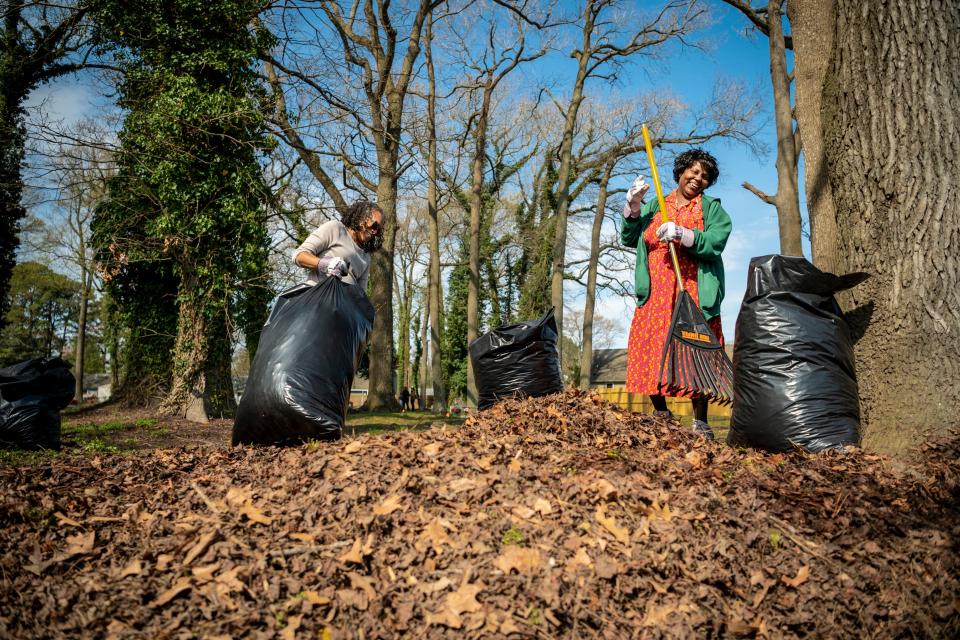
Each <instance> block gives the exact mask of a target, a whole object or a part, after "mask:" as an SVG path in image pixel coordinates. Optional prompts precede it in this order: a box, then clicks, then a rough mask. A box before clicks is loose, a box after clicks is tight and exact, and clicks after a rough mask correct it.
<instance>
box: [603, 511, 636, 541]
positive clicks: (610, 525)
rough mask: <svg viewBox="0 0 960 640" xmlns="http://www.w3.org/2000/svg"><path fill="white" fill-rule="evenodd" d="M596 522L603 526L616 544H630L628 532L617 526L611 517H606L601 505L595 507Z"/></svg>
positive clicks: (614, 519)
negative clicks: (614, 539)
mask: <svg viewBox="0 0 960 640" xmlns="http://www.w3.org/2000/svg"><path fill="white" fill-rule="evenodd" d="M595 517H596V519H597V522H599V523H600V525H601V526H603V528H604V529H606V530H607V531H609V532H610V533H611V534H612V535H613V537H614V538H616V540H617V542H619V543H620V544H624V545H629V544H630V531H629V530H628V529H627V528H626V527H621V526H619V525H618V524H617V520H616V518H614V517H613V516H610V517H607V514H606V513H605V510H604V507H603V505H602V504H601V505H597V512H596V514H595Z"/></svg>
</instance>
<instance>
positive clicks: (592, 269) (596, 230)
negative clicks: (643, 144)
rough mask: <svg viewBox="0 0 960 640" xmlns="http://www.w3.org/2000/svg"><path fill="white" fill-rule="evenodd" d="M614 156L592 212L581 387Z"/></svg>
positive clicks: (589, 355) (589, 360)
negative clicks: (601, 233) (594, 209)
mask: <svg viewBox="0 0 960 640" xmlns="http://www.w3.org/2000/svg"><path fill="white" fill-rule="evenodd" d="M616 164H617V160H616V158H611V159H610V160H609V161H607V166H606V167H604V170H603V174H602V176H601V178H600V193H599V195H598V196H597V209H596V211H594V213H593V227H592V229H591V231H590V264H589V265H588V266H587V293H586V299H585V300H584V303H583V340H582V343H581V347H580V380H579V386H580V388H581V389H584V390H586V389H589V388H590V372H591V371H592V368H593V311H594V307H595V306H596V297H597V265H598V263H599V260H600V230H601V229H602V228H603V219H604V213H605V212H606V209H607V185H608V184H609V183H610V175H611V174H612V173H613V168H614V167H615V166H616Z"/></svg>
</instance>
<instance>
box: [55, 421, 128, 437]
mask: <svg viewBox="0 0 960 640" xmlns="http://www.w3.org/2000/svg"><path fill="white" fill-rule="evenodd" d="M128 426H129V424H127V423H125V422H122V421H120V420H111V421H110V422H103V423H100V424H97V423H96V422H86V423H79V424H77V423H74V424H66V425H64V426H63V431H62V433H63V435H65V436H74V437H84V436H100V435H103V434H105V433H111V432H113V431H123V430H124V429H126V428H127V427H128Z"/></svg>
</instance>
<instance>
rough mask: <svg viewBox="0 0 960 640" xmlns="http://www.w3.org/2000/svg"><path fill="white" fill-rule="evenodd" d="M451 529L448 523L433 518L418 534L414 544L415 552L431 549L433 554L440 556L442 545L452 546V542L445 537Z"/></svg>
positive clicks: (438, 518)
mask: <svg viewBox="0 0 960 640" xmlns="http://www.w3.org/2000/svg"><path fill="white" fill-rule="evenodd" d="M452 528H453V526H452V525H451V524H450V523H449V522H447V521H446V520H443V519H442V518H440V517H439V516H438V517H436V518H434V519H433V520H431V521H430V522H429V523H428V524H427V526H426V527H424V528H423V531H421V532H420V535H419V537H418V538H417V541H416V542H415V543H414V548H415V549H416V550H417V551H424V550H426V549H427V548H432V549H433V552H434V553H435V554H437V555H440V554H441V553H443V546H444V545H447V546H453V540H451V538H450V536H448V535H447V530H448V529H452Z"/></svg>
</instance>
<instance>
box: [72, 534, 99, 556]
mask: <svg viewBox="0 0 960 640" xmlns="http://www.w3.org/2000/svg"><path fill="white" fill-rule="evenodd" d="M95 541H96V532H94V531H88V532H87V533H78V534H77V535H75V536H67V548H66V553H68V554H70V555H83V554H86V553H90V552H92V551H93V546H94V543H95Z"/></svg>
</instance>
